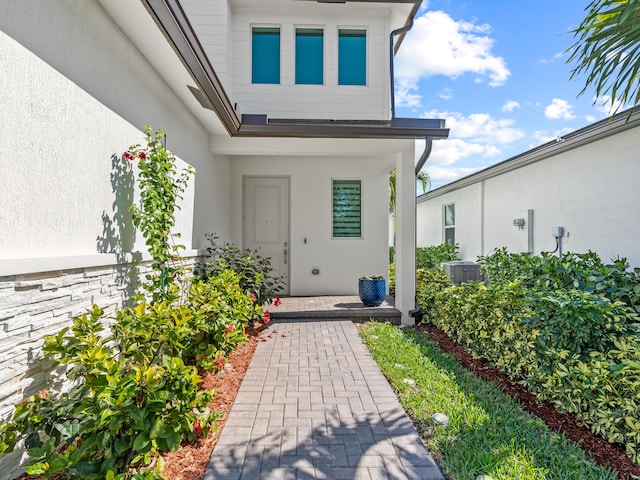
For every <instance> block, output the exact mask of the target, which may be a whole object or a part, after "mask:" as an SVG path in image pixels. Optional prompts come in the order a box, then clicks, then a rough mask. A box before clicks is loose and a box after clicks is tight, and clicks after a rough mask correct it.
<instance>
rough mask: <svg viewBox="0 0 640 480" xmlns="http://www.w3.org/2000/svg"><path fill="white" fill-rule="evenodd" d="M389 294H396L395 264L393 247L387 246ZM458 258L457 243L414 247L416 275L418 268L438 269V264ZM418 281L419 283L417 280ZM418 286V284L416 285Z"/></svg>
mask: <svg viewBox="0 0 640 480" xmlns="http://www.w3.org/2000/svg"><path fill="white" fill-rule="evenodd" d="M389 249H390V250H389V294H390V295H395V294H396V264H395V263H393V255H394V251H393V247H389ZM456 258H458V244H457V243H456V244H455V245H447V244H444V243H443V244H442V245H435V246H432V247H418V248H417V249H416V275H420V273H419V272H420V270H425V271H427V270H432V269H436V270H440V264H441V263H444V262H450V261H453V260H455V259H456ZM418 283H420V282H419V281H418ZM418 286H419V285H418Z"/></svg>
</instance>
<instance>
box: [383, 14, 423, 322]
mask: <svg viewBox="0 0 640 480" xmlns="http://www.w3.org/2000/svg"><path fill="white" fill-rule="evenodd" d="M413 18H414V16H413V15H412V16H411V19H410V20H409V23H408V24H407V25H405V26H404V27H401V28H397V29H396V30H393V31H392V32H391V34H390V35H389V76H390V78H389V83H390V85H389V89H390V91H391V122H393V120H394V119H395V118H396V89H395V75H394V67H393V57H394V51H393V39H394V37H395V36H396V35H400V34H401V33H406V32H408V31H409V30H411V29H412V28H413ZM425 141H426V143H425V147H424V151H423V152H422V155H420V159H419V160H418V163H417V164H416V170H415V174H416V175H418V172H420V170H421V169H422V167H423V166H424V164H425V163H426V162H427V160H428V159H429V156H430V155H431V149H432V147H433V138H432V137H426V138H425ZM417 215H418V212H417V209H416V212H415V216H414V219H413V222H414V229H413V232H414V236H415V238H414V240H413V244H414V245H416V246H417V245H418V238H417V235H418V232H417V228H416V227H417V224H418V217H417ZM414 271H416V274H417V269H416V266H415V265H414ZM415 283H416V286H417V283H418V282H417V276H416V282H415ZM419 313H420V307H419V306H418V302H417V297H416V298H415V306H414V308H413V310H411V311H410V312H409V314H410V315H411V316H412V317H416V316H417V315H418V314H419Z"/></svg>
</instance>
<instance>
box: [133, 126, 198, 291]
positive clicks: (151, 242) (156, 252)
mask: <svg viewBox="0 0 640 480" xmlns="http://www.w3.org/2000/svg"><path fill="white" fill-rule="evenodd" d="M145 135H146V141H147V145H146V148H143V147H142V146H141V145H139V144H137V145H132V146H131V147H129V149H128V150H127V151H126V152H124V154H123V155H122V156H123V157H124V158H126V159H128V160H132V161H134V160H138V180H137V183H138V187H139V189H140V206H137V205H135V204H134V205H132V206H131V212H132V216H133V223H134V225H135V226H136V227H137V228H138V229H139V230H140V231H141V232H142V235H143V236H144V238H145V242H146V245H147V248H148V250H149V254H150V255H151V257H152V258H153V262H152V264H151V266H152V269H153V272H152V273H150V274H148V275H147V276H146V279H147V282H146V283H145V284H144V288H145V290H146V291H147V292H148V294H149V295H150V297H151V299H152V300H153V301H154V302H157V301H161V300H166V299H168V298H169V297H171V295H173V294H175V292H177V290H178V289H177V287H176V279H177V277H178V276H179V274H180V272H181V267H180V264H179V260H180V256H179V254H178V252H179V250H181V249H184V248H185V247H184V245H180V244H176V243H175V239H176V238H179V237H180V234H179V233H172V231H171V230H172V228H173V227H174V226H175V223H176V218H175V210H176V209H179V208H180V207H179V205H178V201H179V200H181V199H182V194H183V192H184V191H185V189H186V187H187V183H188V181H189V177H190V176H191V175H193V173H194V171H193V168H191V167H190V166H188V167H186V168H183V169H182V170H180V171H178V168H177V167H176V157H175V156H174V154H173V153H172V152H171V151H169V150H167V149H166V148H165V133H164V132H163V131H162V130H154V129H152V128H151V127H149V126H146V127H145Z"/></svg>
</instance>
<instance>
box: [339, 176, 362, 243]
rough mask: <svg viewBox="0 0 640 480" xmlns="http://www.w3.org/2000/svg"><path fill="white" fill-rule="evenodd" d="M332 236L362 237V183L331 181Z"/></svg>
mask: <svg viewBox="0 0 640 480" xmlns="http://www.w3.org/2000/svg"><path fill="white" fill-rule="evenodd" d="M333 236H334V237H356V238H359V237H362V183H361V181H360V180H334V181H333Z"/></svg>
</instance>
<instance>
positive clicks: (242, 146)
mask: <svg viewBox="0 0 640 480" xmlns="http://www.w3.org/2000/svg"><path fill="white" fill-rule="evenodd" d="M414 143H415V141H414V140H405V139H367V138H341V139H337V138H331V139H320V138H230V137H229V136H227V135H221V136H215V137H211V146H210V149H211V151H212V152H213V153H215V154H218V155H281V156H290V155H313V156H317V155H332V156H344V157H349V156H380V155H395V154H398V153H400V152H402V151H403V150H405V149H406V148H407V147H408V146H409V147H413V145H414Z"/></svg>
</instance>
